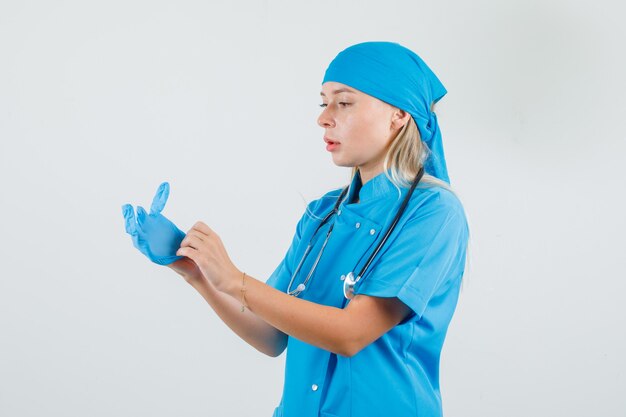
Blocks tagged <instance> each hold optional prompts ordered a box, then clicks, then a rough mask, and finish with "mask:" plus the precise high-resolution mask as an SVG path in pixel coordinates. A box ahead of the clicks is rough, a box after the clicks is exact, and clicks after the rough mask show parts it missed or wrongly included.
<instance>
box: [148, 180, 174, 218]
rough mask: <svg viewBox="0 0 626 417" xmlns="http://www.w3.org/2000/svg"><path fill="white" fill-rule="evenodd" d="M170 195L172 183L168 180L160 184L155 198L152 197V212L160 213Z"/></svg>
mask: <svg viewBox="0 0 626 417" xmlns="http://www.w3.org/2000/svg"><path fill="white" fill-rule="evenodd" d="M169 195H170V184H169V183H168V182H167V181H166V182H164V183H162V184H161V185H159V188H158V189H157V192H156V194H155V195H154V198H153V199H152V205H151V206H150V214H158V213H160V212H161V211H162V210H163V207H165V203H167V198H168V197H169Z"/></svg>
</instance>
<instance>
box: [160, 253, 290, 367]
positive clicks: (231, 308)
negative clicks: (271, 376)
mask: <svg viewBox="0 0 626 417" xmlns="http://www.w3.org/2000/svg"><path fill="white" fill-rule="evenodd" d="M168 266H169V267H170V268H171V269H172V270H174V271H175V272H176V273H178V274H179V275H181V276H182V277H183V278H185V281H187V283H189V285H191V286H192V287H193V288H195V289H196V291H198V292H199V293H200V295H202V297H203V298H204V299H205V300H206V302H207V303H209V305H210V306H211V308H212V309H213V310H214V311H215V313H217V315H218V316H219V318H220V319H222V321H223V322H224V323H225V324H226V325H227V326H228V327H230V328H231V330H232V331H233V332H235V333H236V334H237V335H238V336H239V337H241V338H242V339H243V340H245V341H246V342H247V343H248V344H250V345H251V346H252V347H254V348H255V349H257V350H258V351H260V352H262V353H265V354H266V355H268V356H273V357H276V356H278V355H280V354H281V353H282V352H283V350H285V347H286V346H287V335H286V334H284V333H283V332H281V331H280V330H277V329H276V328H274V327H272V326H271V325H269V324H268V323H266V322H265V321H263V320H262V319H261V318H259V317H258V316H257V315H255V314H253V313H252V312H250V311H246V312H244V313H242V312H241V304H240V303H239V302H238V301H237V300H235V299H234V298H232V297H229V296H228V295H226V294H223V293H221V292H219V291H217V290H216V289H215V287H214V286H213V285H212V284H211V283H210V282H208V281H207V280H206V279H205V278H204V277H203V276H202V272H200V270H199V269H198V268H197V267H196V264H195V263H193V261H191V260H190V259H188V258H183V259H181V260H179V261H176V262H174V263H172V264H170V265H168Z"/></svg>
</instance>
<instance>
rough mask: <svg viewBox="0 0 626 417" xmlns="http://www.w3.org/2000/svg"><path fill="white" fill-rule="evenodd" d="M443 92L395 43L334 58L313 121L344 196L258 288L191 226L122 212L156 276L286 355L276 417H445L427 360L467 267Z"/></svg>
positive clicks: (206, 230)
mask: <svg viewBox="0 0 626 417" xmlns="http://www.w3.org/2000/svg"><path fill="white" fill-rule="evenodd" d="M445 94H446V89H445V88H444V86H443V85H442V84H441V82H440V81H439V80H438V78H437V77H436V76H435V74H434V73H433V72H432V71H431V70H430V68H429V67H428V66H427V65H426V64H425V63H424V61H422V60H421V59H420V58H419V57H418V56H417V55H416V54H415V53H414V52H412V51H411V50H409V49H407V48H405V47H404V46H401V45H399V44H397V43H392V42H365V43H360V44H356V45H353V46H351V47H348V48H347V49H345V50H343V51H341V52H340V53H339V54H338V55H337V56H336V57H335V59H334V60H333V61H332V62H331V63H330V65H329V67H328V68H327V70H326V73H325V76H324V80H323V82H322V91H321V99H322V104H321V107H322V108H323V110H322V113H321V114H320V116H319V118H318V124H319V126H320V127H321V128H322V129H323V130H324V135H323V137H324V141H325V142H326V144H327V146H326V149H327V150H328V151H329V152H330V153H331V155H332V158H333V162H334V163H335V164H336V165H338V166H342V167H352V170H351V172H352V175H351V181H350V183H349V184H348V186H347V187H344V188H343V189H336V190H332V191H330V192H328V193H326V194H325V195H324V196H322V197H321V198H319V199H317V200H315V201H313V202H311V203H310V204H309V205H308V207H307V208H306V210H305V212H304V213H303V215H302V217H301V219H300V221H299V222H298V224H297V226H296V230H295V235H294V237H293V241H292V243H291V246H290V247H289V249H288V250H287V253H286V255H285V257H284V259H283V260H282V262H280V264H279V265H278V267H277V268H276V270H275V271H274V273H273V274H272V275H271V276H270V277H269V279H267V281H266V282H263V281H262V280H260V279H257V278H255V277H252V276H250V275H248V274H246V273H245V272H244V271H242V270H240V269H239V268H237V267H236V266H235V265H234V264H233V262H232V261H231V260H230V258H229V256H228V253H227V251H226V249H225V248H224V245H223V243H222V241H221V239H220V237H219V236H218V235H217V234H216V233H215V231H213V230H212V229H211V228H210V227H209V226H208V225H206V224H205V223H203V222H201V221H199V222H197V223H196V224H195V225H194V226H193V227H192V228H191V229H190V230H189V231H188V232H187V233H186V234H185V233H183V232H182V231H180V229H178V228H177V227H176V226H175V225H174V224H173V223H172V222H170V221H169V220H168V219H166V218H165V217H164V216H163V215H162V214H161V213H160V212H161V210H162V209H163V207H164V206H165V202H166V201H167V197H168V194H169V186H168V184H167V183H163V184H162V185H161V187H160V188H159V190H158V191H157V194H156V196H155V198H154V201H153V204H152V207H151V210H150V213H149V214H148V213H146V211H145V210H144V209H143V208H141V207H138V208H137V216H136V219H135V215H134V210H133V208H132V206H131V205H129V204H126V205H124V206H123V213H124V217H125V220H126V231H127V232H128V233H129V234H130V235H131V236H132V238H133V243H134V245H135V246H136V247H137V248H138V249H140V250H141V251H142V253H144V254H145V255H146V256H148V257H149V258H150V259H151V260H152V261H153V262H156V263H158V264H161V265H167V266H169V267H170V268H171V269H173V270H174V271H176V272H177V273H178V274H180V275H181V276H182V277H184V278H185V280H186V281H187V282H188V283H189V284H191V285H192V286H193V287H194V288H195V289H196V290H197V291H198V292H199V293H200V294H201V295H202V296H203V297H204V299H205V300H206V301H207V302H208V303H209V305H210V306H211V307H212V308H213V310H214V311H215V312H216V313H217V314H218V316H219V317H220V318H221V319H222V320H223V321H224V323H226V324H227V325H228V326H229V327H230V328H231V329H232V330H233V331H234V332H235V333H237V334H238V335H239V336H240V337H241V338H242V339H243V340H245V341H246V342H248V343H249V344H250V345H252V346H254V347H255V348H256V349H258V350H259V351H261V352H263V353H265V354H267V355H270V356H278V355H280V354H281V353H282V352H283V351H284V350H285V349H286V350H287V358H286V367H285V381H284V388H283V395H282V399H281V401H280V404H279V405H278V407H277V408H276V410H275V412H274V416H285V417H296V416H298V417H309V416H311V417H313V416H326V417H333V416H335V417H347V416H359V417H367V416H372V417H374V416H421V417H424V416H441V415H442V405H441V395H440V390H439V358H440V353H441V349H442V345H443V342H444V338H445V335H446V331H447V328H448V325H449V323H450V320H451V318H452V314H453V312H454V310H455V307H456V303H457V299H458V295H459V288H460V284H461V278H462V276H463V272H464V269H465V258H466V248H467V243H468V238H469V230H468V226H467V221H466V217H465V214H464V210H463V206H462V204H461V203H460V201H459V200H458V198H457V197H456V195H455V194H454V193H453V192H452V191H451V190H450V188H449V185H448V184H449V178H448V173H447V170H446V162H445V158H444V153H443V145H442V141H441V133H440V131H439V127H438V122H437V117H436V116H435V113H434V112H433V106H434V104H435V103H436V102H437V101H438V100H439V99H441V98H442V97H443V96H444V95H445Z"/></svg>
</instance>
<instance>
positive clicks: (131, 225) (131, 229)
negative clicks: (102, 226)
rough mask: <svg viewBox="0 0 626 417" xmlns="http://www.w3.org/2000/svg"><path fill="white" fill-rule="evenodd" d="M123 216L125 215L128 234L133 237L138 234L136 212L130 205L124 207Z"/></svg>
mask: <svg viewBox="0 0 626 417" xmlns="http://www.w3.org/2000/svg"><path fill="white" fill-rule="evenodd" d="M122 214H123V215H124V227H125V229H126V233H128V234H129V235H131V236H134V235H136V234H137V228H136V227H135V224H136V223H135V210H133V206H131V205H130V204H124V205H123V206H122Z"/></svg>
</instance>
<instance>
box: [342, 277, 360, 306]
mask: <svg viewBox="0 0 626 417" xmlns="http://www.w3.org/2000/svg"><path fill="white" fill-rule="evenodd" d="M341 280H342V281H343V295H344V297H346V298H347V299H348V300H352V298H354V285H355V284H356V283H357V282H358V281H359V278H356V279H355V278H354V274H353V273H352V272H348V275H342V276H341Z"/></svg>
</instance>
